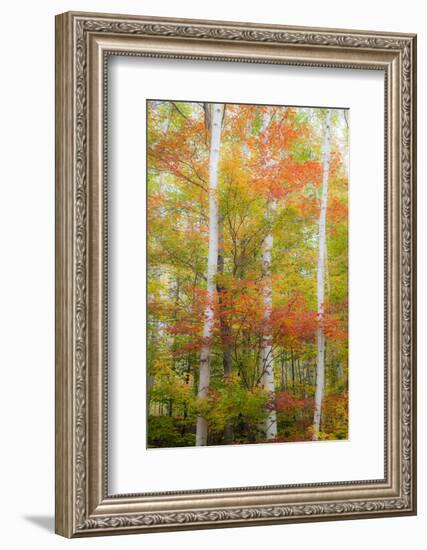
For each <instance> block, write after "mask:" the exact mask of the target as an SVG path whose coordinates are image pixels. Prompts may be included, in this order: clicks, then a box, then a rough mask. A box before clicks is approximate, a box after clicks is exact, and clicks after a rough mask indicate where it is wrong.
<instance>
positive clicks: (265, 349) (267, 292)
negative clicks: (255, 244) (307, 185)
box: [260, 199, 277, 439]
mask: <svg viewBox="0 0 427 550" xmlns="http://www.w3.org/2000/svg"><path fill="white" fill-rule="evenodd" d="M267 208H268V214H267V217H268V221H269V223H270V224H271V220H272V218H273V216H274V212H275V210H276V201H275V200H272V199H270V200H269V202H268V207H267ZM272 252H273V233H272V231H271V230H270V233H269V234H268V235H267V236H266V237H265V239H264V241H263V243H262V248H261V254H262V259H261V261H262V276H263V287H262V299H263V305H264V313H263V319H264V321H265V326H266V327H267V331H266V332H265V333H264V334H263V336H262V342H261V355H260V368H261V373H262V375H261V383H262V385H263V387H264V388H265V389H266V390H268V391H270V392H272V393H273V394H274V392H275V385H274V362H273V336H272V333H271V313H272V309H273V290H272V285H271V260H272ZM264 432H265V437H266V439H274V438H275V437H277V416H276V410H275V409H272V410H271V411H270V412H269V414H268V416H267V418H266V420H265V425H264Z"/></svg>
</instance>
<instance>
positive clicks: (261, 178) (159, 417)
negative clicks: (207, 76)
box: [141, 100, 350, 448]
mask: <svg viewBox="0 0 427 550" xmlns="http://www.w3.org/2000/svg"><path fill="white" fill-rule="evenodd" d="M349 124H350V120H349V111H348V110H347V109H338V108H327V107H302V106H301V107H296V106H291V105H252V104H236V103H205V102H188V101H172V100H167V101H166V100H148V101H147V243H146V246H147V327H146V334H147V336H146V345H147V363H146V366H145V365H141V368H146V369H147V442H146V444H147V447H148V448H172V447H194V446H206V445H244V444H258V443H264V444H266V443H288V442H301V441H307V442H315V441H320V440H346V439H348V430H349V423H348V400H349V393H348V378H349V368H348V180H349ZM312 444H314V443H312Z"/></svg>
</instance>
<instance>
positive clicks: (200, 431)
mask: <svg viewBox="0 0 427 550" xmlns="http://www.w3.org/2000/svg"><path fill="white" fill-rule="evenodd" d="M223 113H224V105H221V104H219V103H214V104H212V106H211V116H210V126H211V142H210V157H209V251H208V266H207V297H206V308H205V319H204V326H203V346H202V350H201V353H200V368H199V386H198V393H197V396H198V398H199V399H204V398H205V397H206V396H207V393H208V389H209V380H210V360H211V343H210V340H211V339H212V335H213V329H214V299H215V292H216V280H215V279H216V275H217V265H218V196H217V189H218V164H219V149H220V143H221V124H222V118H223ZM207 438H208V425H207V421H206V419H205V418H202V417H201V416H199V417H198V418H197V427H196V445H197V446H200V445H206V444H207Z"/></svg>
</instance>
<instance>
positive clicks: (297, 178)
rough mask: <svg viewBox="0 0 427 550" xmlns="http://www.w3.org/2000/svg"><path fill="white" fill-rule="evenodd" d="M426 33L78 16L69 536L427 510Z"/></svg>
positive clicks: (64, 197) (68, 383)
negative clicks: (423, 280) (426, 409)
mask: <svg viewBox="0 0 427 550" xmlns="http://www.w3.org/2000/svg"><path fill="white" fill-rule="evenodd" d="M415 88H416V37H415V35H411V34H401V33H383V32H381V33H380V32H367V31H350V30H332V29H310V28H302V27H285V26H276V25H274V26H272V25H256V24H249V23H235V22H233V23H231V22H218V21H194V20H178V19H163V18H152V17H137V16H124V15H108V14H89V13H71V12H70V13H65V14H62V15H59V16H57V18H56V235H57V239H56V532H57V533H58V534H60V535H63V536H66V537H79V536H90V535H106V534H124V533H135V532H141V533H142V532H152V531H165V530H179V529H202V528H203V529H204V528H215V527H216V528H218V527H236V526H250V525H263V524H274V523H289V522H303V521H322V520H339V519H352V518H374V517H384V516H403V515H412V514H415V513H416V463H415V459H416V422H415V411H416V403H415V397H416V393H415V387H416V386H415V384H416V379H415V375H416V372H415V350H416V342H415V320H416V311H415V304H416V301H415V291H416V274H415V267H416V262H415V250H416V234H415V205H416V197H415V175H416V174H415V170H416V167H415V151H416V147H415V114H416V113H415V109H416V104H415V101H416V94H415Z"/></svg>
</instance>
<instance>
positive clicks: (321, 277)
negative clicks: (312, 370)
mask: <svg viewBox="0 0 427 550" xmlns="http://www.w3.org/2000/svg"><path fill="white" fill-rule="evenodd" d="M330 160H331V111H330V109H328V110H327V112H326V126H325V135H324V142H323V177H322V196H321V203H320V216H319V251H318V261H317V317H318V323H319V326H318V328H317V370H316V393H315V396H314V418H313V441H317V440H318V438H319V430H320V419H321V415H322V401H323V391H324V385H325V333H324V330H323V317H324V302H325V262H326V212H327V207H328V180H329V166H330Z"/></svg>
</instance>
